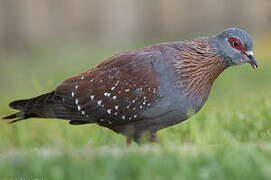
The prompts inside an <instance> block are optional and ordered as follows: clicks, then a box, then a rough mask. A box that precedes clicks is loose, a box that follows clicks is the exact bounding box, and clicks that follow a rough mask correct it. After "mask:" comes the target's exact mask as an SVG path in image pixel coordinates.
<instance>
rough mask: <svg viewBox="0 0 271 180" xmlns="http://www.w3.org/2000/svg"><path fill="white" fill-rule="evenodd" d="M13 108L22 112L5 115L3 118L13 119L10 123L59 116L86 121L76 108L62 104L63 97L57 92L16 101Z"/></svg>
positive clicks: (60, 117)
mask: <svg viewBox="0 0 271 180" xmlns="http://www.w3.org/2000/svg"><path fill="white" fill-rule="evenodd" d="M9 106H10V107H11V108H13V109H18V110H20V112H18V113H15V114H12V115H10V116H7V117H4V118H3V119H7V120H11V121H9V123H15V122H17V121H21V120H25V119H28V118H33V117H36V118H58V119H66V120H74V121H81V122H82V121H86V120H87V119H86V117H85V116H82V114H81V113H80V112H79V111H77V110H76V109H72V108H67V107H65V106H64V105H63V104H62V100H61V97H59V96H57V95H56V94H55V92H54V91H53V92H51V93H48V94H43V95H41V96H38V97H35V98H31V99H26V100H19V101H14V102H12V103H10V104H9Z"/></svg>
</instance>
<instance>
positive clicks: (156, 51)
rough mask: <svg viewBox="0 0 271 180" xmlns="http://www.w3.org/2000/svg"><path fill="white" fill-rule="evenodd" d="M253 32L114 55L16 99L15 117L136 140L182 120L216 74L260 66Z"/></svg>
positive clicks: (226, 33)
mask: <svg viewBox="0 0 271 180" xmlns="http://www.w3.org/2000/svg"><path fill="white" fill-rule="evenodd" d="M252 49H253V44H252V39H251V37H250V35H249V34H248V33H247V32H245V31H243V30H241V29H239V28H229V29H226V30H225V31H224V32H222V33H220V34H218V35H215V36H212V37H200V38H198V39H195V40H193V41H191V42H180V41H177V42H167V43H161V44H155V45H152V46H149V47H145V48H142V49H138V50H134V51H130V52H124V53H120V54H117V55H114V56H112V57H110V58H108V59H106V60H105V61H103V62H102V63H100V64H99V65H98V66H97V67H94V68H92V69H90V70H87V71H85V72H82V73H80V74H77V75H75V76H73V77H71V78H69V79H67V80H65V81H64V82H63V83H62V84H60V85H59V86H58V87H57V88H56V89H55V90H54V91H52V92H50V93H47V94H43V95H41V96H38V97H34V98H31V99H26V100H19V101H14V102H12V103H11V104H10V107H11V108H13V109H17V110H20V112H18V113H16V114H12V115H10V116H7V117H5V118H4V119H10V120H11V121H9V123H14V122H17V121H20V120H24V119H28V118H57V119H65V120H69V123H70V124H72V125H81V124H88V123H96V124H98V125H100V126H103V127H107V128H109V129H111V130H113V131H114V132H116V133H121V134H123V135H125V136H126V137H127V143H128V144H129V143H130V142H131V140H134V141H136V142H137V141H138V140H139V139H140V137H141V136H142V134H143V133H145V132H146V133H147V134H149V140H150V141H156V140H157V139H156V133H157V131H158V130H160V129H163V128H167V127H169V126H173V125H176V124H178V123H180V122H182V121H184V120H186V119H188V118H189V117H190V116H191V115H193V114H195V113H197V112H198V111H199V110H200V109H201V108H202V106H203V105H204V104H205V102H206V100H207V98H208V95H209V93H210V90H211V87H212V85H213V82H214V80H215V79H216V78H217V77H218V76H219V75H220V73H222V72H223V71H224V70H225V69H226V68H228V67H230V66H232V65H241V64H243V63H245V62H248V63H249V64H250V65H251V66H252V67H253V68H257V67H258V65H257V62H256V60H255V58H254V56H253V52H252Z"/></svg>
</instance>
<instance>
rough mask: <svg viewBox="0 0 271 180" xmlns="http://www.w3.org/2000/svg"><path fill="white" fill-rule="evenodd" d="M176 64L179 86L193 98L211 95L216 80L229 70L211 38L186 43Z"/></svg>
mask: <svg viewBox="0 0 271 180" xmlns="http://www.w3.org/2000/svg"><path fill="white" fill-rule="evenodd" d="M180 52H181V53H180V59H179V60H178V61H177V62H176V64H175V72H176V73H177V76H178V78H177V79H178V80H177V81H178V82H177V85H178V86H179V87H180V88H182V89H184V90H185V91H186V93H188V94H190V95H193V96H202V95H203V96H204V95H207V96H208V94H209V92H210V90H211V87H212V84H213V82H214V80H215V79H216V78H217V77H218V76H219V75H220V74H221V73H222V72H223V71H224V70H225V69H226V68H227V66H226V65H225V64H224V63H223V62H222V61H221V60H220V59H219V58H220V56H219V54H217V53H216V52H215V49H214V48H213V47H212V44H211V42H210V40H209V38H201V39H199V40H195V41H192V42H189V43H184V45H183V46H182V47H181V50H180Z"/></svg>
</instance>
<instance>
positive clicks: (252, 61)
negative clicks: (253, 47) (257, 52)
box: [245, 51, 258, 69]
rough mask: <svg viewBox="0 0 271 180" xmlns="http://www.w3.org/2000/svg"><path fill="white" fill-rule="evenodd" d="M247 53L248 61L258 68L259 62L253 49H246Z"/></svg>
mask: <svg viewBox="0 0 271 180" xmlns="http://www.w3.org/2000/svg"><path fill="white" fill-rule="evenodd" d="M245 55H246V56H247V62H248V63H249V64H250V65H251V66H252V67H253V68H254V69H256V68H258V63H257V61H256V59H255V57H254V55H253V52H252V51H246V52H245Z"/></svg>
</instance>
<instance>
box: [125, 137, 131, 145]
mask: <svg viewBox="0 0 271 180" xmlns="http://www.w3.org/2000/svg"><path fill="white" fill-rule="evenodd" d="M131 144H132V140H131V138H129V137H126V145H127V147H130V146H131Z"/></svg>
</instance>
